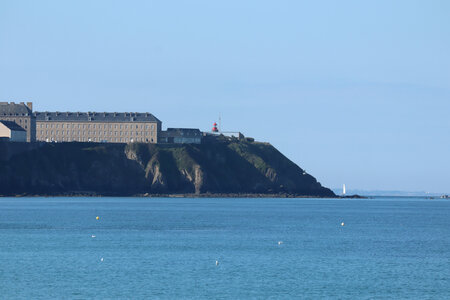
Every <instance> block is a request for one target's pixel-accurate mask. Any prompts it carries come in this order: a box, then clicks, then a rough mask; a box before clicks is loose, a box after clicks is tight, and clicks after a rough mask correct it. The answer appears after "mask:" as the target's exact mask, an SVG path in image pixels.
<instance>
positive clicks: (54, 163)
mask: <svg viewBox="0 0 450 300" xmlns="http://www.w3.org/2000/svg"><path fill="white" fill-rule="evenodd" d="M11 145H12V144H11V143H0V153H8V154H9V155H8V157H5V156H4V158H3V160H0V194H1V195H14V194H42V195H61V194H76V193H86V194H87V193H92V194H98V195H135V194H143V193H150V194H161V193H162V194H166V193H167V194H176V193H196V194H202V193H221V194H230V193H236V194H238V193H247V194H248V193H250V194H251V193H267V194H276V193H289V194H296V195H303V196H330V197H332V196H335V195H334V193H333V192H332V191H331V190H329V189H327V188H324V187H322V186H321V185H320V183H318V182H317V181H316V180H315V179H314V177H312V176H311V175H308V174H306V173H304V172H303V170H302V169H301V168H299V167H298V166H297V165H295V164H294V163H293V162H291V161H290V160H289V159H287V158H286V157H285V156H284V155H282V154H281V153H280V152H279V151H278V150H276V149H275V148H274V147H273V146H271V145H269V144H265V143H256V142H242V141H223V142H218V143H208V144H202V145H153V144H139V143H133V144H128V145H124V144H94V143H61V144H42V145H41V146H39V147H37V146H36V145H34V146H27V145H33V144H23V148H24V149H20V151H17V150H16V149H15V150H14V151H12V150H11V149H9V148H10V147H11ZM15 147H16V148H17V146H15ZM11 153H17V154H11Z"/></svg>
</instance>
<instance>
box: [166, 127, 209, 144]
mask: <svg viewBox="0 0 450 300" xmlns="http://www.w3.org/2000/svg"><path fill="white" fill-rule="evenodd" d="M202 136H203V135H202V132H201V131H200V130H199V129H196V128H167V130H166V131H161V134H160V138H159V139H158V142H159V143H162V144H201V143H202Z"/></svg>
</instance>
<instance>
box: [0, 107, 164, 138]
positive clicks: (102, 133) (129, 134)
mask: <svg viewBox="0 0 450 300" xmlns="http://www.w3.org/2000/svg"><path fill="white" fill-rule="evenodd" d="M0 120H3V121H12V122H15V123H16V124H17V125H19V126H20V127H22V128H23V129H24V130H25V131H26V135H27V142H34V141H44V142H105V143H130V142H145V143H157V142H158V138H159V136H160V133H161V121H160V120H158V119H157V118H156V117H155V116H154V115H152V114H150V113H138V112H135V113H129V112H121V113H118V112H101V113H99V112H33V104H32V103H31V102H27V104H25V103H23V102H20V103H18V104H16V103H14V102H11V103H9V102H0Z"/></svg>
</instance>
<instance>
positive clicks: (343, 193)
mask: <svg viewBox="0 0 450 300" xmlns="http://www.w3.org/2000/svg"><path fill="white" fill-rule="evenodd" d="M342 195H345V184H344V185H343V186H342Z"/></svg>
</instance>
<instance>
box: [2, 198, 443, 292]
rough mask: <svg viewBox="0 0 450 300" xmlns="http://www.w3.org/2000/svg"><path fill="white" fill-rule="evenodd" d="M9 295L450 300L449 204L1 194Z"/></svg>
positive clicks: (5, 279) (417, 200)
mask: <svg viewBox="0 0 450 300" xmlns="http://www.w3.org/2000/svg"><path fill="white" fill-rule="evenodd" d="M96 216H99V220H96ZM341 222H344V224H345V225H344V226H341ZM92 235H95V238H93V237H92ZM279 241H282V242H283V243H282V244H280V245H279V244H278V242H279ZM102 258H103V261H102ZM216 261H218V262H219V264H218V265H216ZM0 297H1V298H2V299H87V298H98V299H111V298H113V299H149V298H161V299H180V298H183V299H186V298H195V299H198V298H203V299H249V298H259V299H260V298H273V299H279V298H282V299H289V298H305V299H317V298H320V299H326V298H331V299H336V298H339V299H405V298H410V299H449V298H450V201H448V200H439V199H435V200H428V199H422V198H378V199H345V200H344V199H210V198H200V199H185V198H0Z"/></svg>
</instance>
